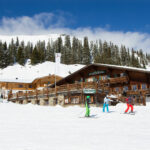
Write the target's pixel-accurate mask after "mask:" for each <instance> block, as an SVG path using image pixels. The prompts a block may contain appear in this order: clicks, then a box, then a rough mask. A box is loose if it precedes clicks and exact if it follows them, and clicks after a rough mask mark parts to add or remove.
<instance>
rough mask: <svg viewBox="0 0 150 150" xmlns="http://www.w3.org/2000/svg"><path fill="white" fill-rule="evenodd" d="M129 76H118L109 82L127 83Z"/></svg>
mask: <svg viewBox="0 0 150 150" xmlns="http://www.w3.org/2000/svg"><path fill="white" fill-rule="evenodd" d="M128 80H129V79H128V77H118V78H110V79H109V83H110V84H116V83H127V82H128Z"/></svg>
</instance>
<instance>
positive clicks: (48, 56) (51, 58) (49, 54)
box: [45, 41, 55, 62]
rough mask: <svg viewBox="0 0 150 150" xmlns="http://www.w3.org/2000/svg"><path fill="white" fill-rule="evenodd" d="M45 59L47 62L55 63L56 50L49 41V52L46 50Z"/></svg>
mask: <svg viewBox="0 0 150 150" xmlns="http://www.w3.org/2000/svg"><path fill="white" fill-rule="evenodd" d="M45 59H46V61H52V62H54V61H55V55H54V49H53V47H52V46H51V43H50V41H48V43H47V50H46V58H45Z"/></svg>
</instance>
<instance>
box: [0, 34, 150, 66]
mask: <svg viewBox="0 0 150 150" xmlns="http://www.w3.org/2000/svg"><path fill="white" fill-rule="evenodd" d="M56 52H57V53H61V63H63V64H85V65H88V64H91V63H103V64H114V65H122V66H132V67H138V68H145V67H146V65H147V64H148V62H149V61H150V54H147V53H143V51H142V50H141V49H140V50H134V49H129V48H127V47H126V46H124V45H122V46H120V47H119V46H117V45H115V44H113V43H111V42H109V43H108V42H107V41H104V42H102V41H101V40H97V41H89V40H88V37H84V39H83V40H82V41H81V40H79V39H78V38H76V37H73V38H70V36H69V35H66V36H65V38H64V40H62V37H61V36H60V37H58V38H57V40H55V41H49V42H48V43H45V41H38V42H37V43H36V44H35V45H34V46H33V44H32V43H31V42H28V43H27V44H26V45H25V42H24V41H19V39H18V38H17V39H16V40H15V42H14V39H12V40H11V43H9V44H7V43H6V42H1V41H0V68H5V67H7V66H10V65H13V64H15V63H19V64H20V65H25V63H26V61H27V60H28V59H31V64H32V65H35V64H38V63H43V62H45V61H52V62H54V61H55V53H56Z"/></svg>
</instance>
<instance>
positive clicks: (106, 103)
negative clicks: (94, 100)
mask: <svg viewBox="0 0 150 150" xmlns="http://www.w3.org/2000/svg"><path fill="white" fill-rule="evenodd" d="M109 101H112V100H110V99H109V98H108V96H106V97H105V98H104V104H103V112H105V107H107V112H109V108H108V106H109Z"/></svg>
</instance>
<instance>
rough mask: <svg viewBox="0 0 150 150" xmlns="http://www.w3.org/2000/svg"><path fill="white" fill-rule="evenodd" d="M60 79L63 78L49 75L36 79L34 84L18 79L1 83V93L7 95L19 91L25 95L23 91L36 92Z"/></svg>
mask: <svg viewBox="0 0 150 150" xmlns="http://www.w3.org/2000/svg"><path fill="white" fill-rule="evenodd" d="M60 79H62V77H60V76H55V75H49V76H44V77H40V78H36V79H35V80H33V81H32V82H25V81H19V80H18V79H16V80H14V81H0V93H2V94H3V95H7V94H9V93H13V91H19V93H23V91H24V92H26V91H34V90H36V89H38V88H41V87H46V86H48V85H51V84H53V83H54V82H55V80H56V81H59V80H60ZM7 92H8V93H7ZM6 97H7V96H6Z"/></svg>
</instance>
